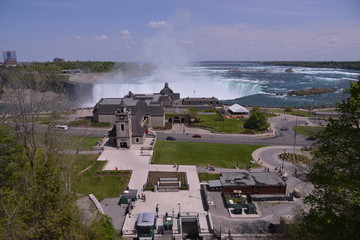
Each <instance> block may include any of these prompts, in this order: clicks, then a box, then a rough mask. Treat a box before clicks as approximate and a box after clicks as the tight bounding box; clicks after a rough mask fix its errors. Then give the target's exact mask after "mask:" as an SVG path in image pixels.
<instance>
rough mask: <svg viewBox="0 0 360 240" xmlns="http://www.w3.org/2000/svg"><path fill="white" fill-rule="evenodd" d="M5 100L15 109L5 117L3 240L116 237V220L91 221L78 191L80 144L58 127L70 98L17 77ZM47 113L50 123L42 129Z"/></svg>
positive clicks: (0, 169) (0, 175) (0, 152)
mask: <svg viewBox="0 0 360 240" xmlns="http://www.w3.org/2000/svg"><path fill="white" fill-rule="evenodd" d="M12 80H13V81H12V82H8V83H6V86H5V91H4V92H3V94H2V95H1V96H0V100H1V103H2V104H7V105H11V108H10V109H8V111H6V110H3V111H0V112H1V118H0V239H109V240H110V239H111V240H112V239H115V230H114V227H113V226H112V224H111V219H110V218H109V217H106V216H101V215H97V216H96V217H95V218H93V219H91V220H85V217H84V213H83V212H82V211H81V210H80V209H79V208H78V206H77V203H76V202H77V199H78V195H77V194H76V193H75V192H74V190H73V188H72V176H73V175H74V174H75V173H74V172H73V166H74V163H75V161H76V159H77V158H76V155H75V154H64V153H63V152H64V149H67V148H66V146H67V145H69V144H71V145H73V144H77V143H75V142H72V141H71V140H70V139H66V138H62V137H61V138H59V137H57V136H58V134H59V133H58V132H55V124H56V122H57V121H58V120H59V116H61V114H60V112H61V110H62V106H63V105H64V103H65V102H66V101H67V97H66V96H65V95H64V94H62V93H55V92H49V91H47V90H46V86H45V85H44V82H43V81H41V80H40V79H35V80H34V81H31V82H28V81H27V79H23V78H14V79H12ZM44 112H46V113H47V114H48V115H49V119H50V121H49V124H48V125H45V126H42V127H41V129H40V127H39V126H38V125H37V122H38V118H39V116H40V115H41V114H42V113H44Z"/></svg>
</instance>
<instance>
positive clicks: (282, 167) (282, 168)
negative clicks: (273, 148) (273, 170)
mask: <svg viewBox="0 0 360 240" xmlns="http://www.w3.org/2000/svg"><path fill="white" fill-rule="evenodd" d="M283 151H284V156H283V157H282V165H281V173H284V161H285V153H286V148H284V149H283Z"/></svg>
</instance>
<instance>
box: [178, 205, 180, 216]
mask: <svg viewBox="0 0 360 240" xmlns="http://www.w3.org/2000/svg"><path fill="white" fill-rule="evenodd" d="M178 205H179V214H178V218H180V203H178Z"/></svg>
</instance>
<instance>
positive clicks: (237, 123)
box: [194, 114, 244, 133]
mask: <svg viewBox="0 0 360 240" xmlns="http://www.w3.org/2000/svg"><path fill="white" fill-rule="evenodd" d="M198 118H200V121H201V122H199V123H195V124H194V125H195V126H202V127H205V128H207V129H209V130H211V131H213V132H224V133H241V132H243V131H244V128H243V125H244V120H243V119H222V118H221V116H220V115H219V114H215V115H199V116H198Z"/></svg>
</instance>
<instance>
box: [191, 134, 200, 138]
mask: <svg viewBox="0 0 360 240" xmlns="http://www.w3.org/2000/svg"><path fill="white" fill-rule="evenodd" d="M192 137H193V138H201V135H200V134H194V135H193V136H192Z"/></svg>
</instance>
